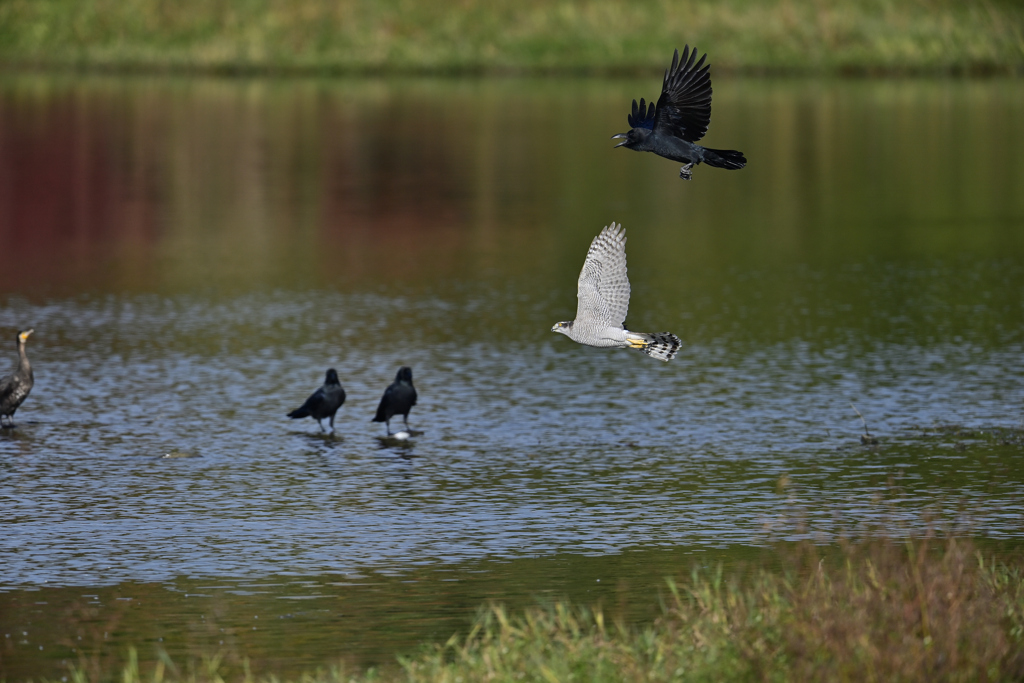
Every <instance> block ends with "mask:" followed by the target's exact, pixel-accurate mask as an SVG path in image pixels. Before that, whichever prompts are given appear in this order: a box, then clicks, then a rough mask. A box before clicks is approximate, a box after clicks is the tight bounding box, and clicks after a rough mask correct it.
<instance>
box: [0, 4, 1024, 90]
mask: <svg viewBox="0 0 1024 683" xmlns="http://www.w3.org/2000/svg"><path fill="white" fill-rule="evenodd" d="M684 43H689V44H691V45H697V46H698V47H699V48H700V49H701V50H702V51H705V50H706V51H708V52H709V53H710V54H711V61H712V62H713V64H714V66H715V69H716V70H718V71H721V70H734V71H741V72H753V73H760V72H769V73H790V72H792V73H852V74H876V73H877V74H905V73H906V74H909V73H1004V74H1005V73H1013V74H1022V73H1024V2H1021V1H1020V0H808V1H806V2H800V1H797V0H764V1H760V2H758V1H754V0H672V1H669V0H634V1H631V2H622V1H620V0H558V1H555V2H548V1H544V0H461V1H459V2H446V3H441V2H430V1H428V0H0V64H3V65H4V66H6V67H7V68H25V67H29V68H69V67H70V68H82V69H98V70H103V69H106V70H118V71H130V70H147V71H148V70H174V71H202V72H222V73H231V72H240V73H246V72H257V73H259V72H275V71H281V72H310V73H365V72H389V73H392V72H395V73H397V72H405V73H419V72H428V73H492V72H499V73H500V72H534V73H543V72H564V73H616V72H639V71H659V72H660V71H661V70H663V69H664V68H665V65H666V62H667V61H668V59H669V57H670V55H671V49H672V48H673V47H677V46H678V47H680V48H682V46H683V44H684Z"/></svg>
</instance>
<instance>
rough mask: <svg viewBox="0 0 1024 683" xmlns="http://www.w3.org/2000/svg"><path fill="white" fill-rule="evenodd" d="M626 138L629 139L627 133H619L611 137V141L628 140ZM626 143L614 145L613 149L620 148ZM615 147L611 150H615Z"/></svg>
mask: <svg viewBox="0 0 1024 683" xmlns="http://www.w3.org/2000/svg"><path fill="white" fill-rule="evenodd" d="M628 137H629V135H628V133H619V134H618V135H613V136H612V140H618V139H619V138H628ZM626 142H629V140H626V141H625V142H620V143H619V144H617V145H615V147H622V146H623V145H624V144H626ZM615 147H612V149H615Z"/></svg>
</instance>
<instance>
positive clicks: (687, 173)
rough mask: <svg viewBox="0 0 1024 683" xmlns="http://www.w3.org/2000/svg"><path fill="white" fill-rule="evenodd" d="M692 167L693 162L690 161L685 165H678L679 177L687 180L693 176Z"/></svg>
mask: <svg viewBox="0 0 1024 683" xmlns="http://www.w3.org/2000/svg"><path fill="white" fill-rule="evenodd" d="M692 168H693V162H692V161H691V162H690V163H688V164H687V165H686V166H682V167H680V169H679V177H680V178H682V179H683V180H689V179H690V178H692V177H693V171H692V170H691V169H692Z"/></svg>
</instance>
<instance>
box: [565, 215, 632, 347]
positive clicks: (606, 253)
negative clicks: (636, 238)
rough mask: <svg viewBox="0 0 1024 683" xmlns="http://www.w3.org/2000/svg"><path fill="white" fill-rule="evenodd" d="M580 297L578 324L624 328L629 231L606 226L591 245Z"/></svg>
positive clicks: (581, 273)
mask: <svg viewBox="0 0 1024 683" xmlns="http://www.w3.org/2000/svg"><path fill="white" fill-rule="evenodd" d="M576 297H577V299H578V300H579V301H578V303H577V306H576V324H583V325H587V324H599V325H600V326H601V327H618V328H620V329H621V328H622V323H623V322H624V321H625V320H626V311H627V310H628V309H629V278H628V277H627V276H626V231H625V230H624V229H623V228H622V226H621V225H616V224H615V223H612V224H611V225H608V226H605V228H604V230H602V231H601V234H600V235H598V236H597V237H595V238H594V241H593V242H591V243H590V251H588V252H587V260H586V261H584V263H583V270H582V271H580V279H579V283H578V289H577V292H576Z"/></svg>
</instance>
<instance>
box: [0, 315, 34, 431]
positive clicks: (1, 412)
mask: <svg viewBox="0 0 1024 683" xmlns="http://www.w3.org/2000/svg"><path fill="white" fill-rule="evenodd" d="M33 332H35V330H33V329H28V330H22V331H21V332H18V337H17V344H18V368H17V369H16V370H15V371H14V372H13V373H11V374H10V375H4V376H3V377H0V427H2V426H3V424H4V418H5V417H6V418H7V426H8V427H14V413H15V412H16V411H17V410H18V407H19V406H20V405H21V404H22V403H24V402H25V399H26V398H28V392H30V391H32V385H33V384H35V377H34V376H33V375H32V364H31V363H29V362H28V354H26V353H25V342H27V341H28V337H29V335H30V334H32V333H33Z"/></svg>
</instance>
